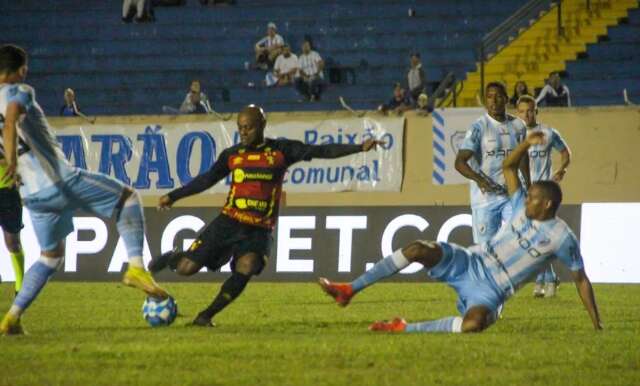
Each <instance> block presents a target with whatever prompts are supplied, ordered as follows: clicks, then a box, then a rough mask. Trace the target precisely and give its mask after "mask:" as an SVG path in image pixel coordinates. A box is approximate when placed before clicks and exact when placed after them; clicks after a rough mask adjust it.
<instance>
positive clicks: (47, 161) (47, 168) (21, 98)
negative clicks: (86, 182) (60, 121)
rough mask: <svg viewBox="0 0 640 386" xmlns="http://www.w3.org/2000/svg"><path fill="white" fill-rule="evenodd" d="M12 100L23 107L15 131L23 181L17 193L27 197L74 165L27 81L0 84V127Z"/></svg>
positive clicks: (64, 174)
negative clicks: (66, 154) (61, 145)
mask: <svg viewBox="0 0 640 386" xmlns="http://www.w3.org/2000/svg"><path fill="white" fill-rule="evenodd" d="M11 103H18V104H19V105H20V106H21V107H22V108H23V109H24V110H25V114H24V117H23V118H21V119H20V120H19V122H18V124H17V131H18V133H17V134H18V174H19V175H20V179H21V182H22V185H21V186H20V194H21V195H22V197H26V196H28V195H30V194H33V193H36V192H38V191H40V190H42V189H44V188H47V187H49V186H52V185H54V184H55V183H57V182H58V181H61V180H63V179H64V178H66V177H67V176H69V175H71V174H72V173H74V172H75V171H76V168H75V167H73V166H71V164H69V162H67V159H66V158H65V156H64V153H63V152H62V149H61V148H60V144H59V143H58V140H57V139H56V137H55V135H54V134H53V132H52V131H51V129H50V128H49V124H48V123H47V119H46V117H45V115H44V112H43V111H42V108H41V107H40V105H38V102H36V100H35V91H34V90H33V88H31V87H30V86H28V85H26V84H0V118H1V119H0V128H4V124H3V123H2V122H3V121H4V116H5V115H6V112H7V107H8V106H9V104H11ZM0 131H1V130H0ZM1 142H2V136H1V135H0V144H1Z"/></svg>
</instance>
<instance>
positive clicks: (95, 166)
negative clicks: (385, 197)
mask: <svg viewBox="0 0 640 386" xmlns="http://www.w3.org/2000/svg"><path fill="white" fill-rule="evenodd" d="M57 129H58V130H57V135H58V140H59V141H60V143H61V145H62V148H63V151H64V153H65V155H66V156H67V158H68V159H69V160H70V161H71V162H72V163H73V164H75V165H76V166H78V167H81V168H85V169H89V170H92V171H100V172H102V173H105V174H108V175H110V176H113V177H115V178H117V179H118V180H120V181H122V182H124V183H126V184H128V185H131V186H133V187H134V188H136V189H137V190H138V191H139V192H140V193H141V194H143V195H144V194H147V195H159V194H164V193H167V192H169V191H171V190H173V189H175V188H178V187H180V186H182V185H184V184H186V183H188V182H189V181H191V180H192V179H193V178H194V177H196V176H197V175H198V174H200V173H202V172H204V171H206V170H208V169H209V168H210V167H211V166H212V165H213V163H214V162H215V160H216V157H217V155H218V154H220V152H221V151H222V150H224V149H226V148H227V147H230V146H233V145H234V144H237V143H238V142H239V136H238V134H237V126H236V123H235V122H192V123H168V124H163V125H159V124H154V123H153V122H148V123H146V124H122V125H119V124H109V125H100V124H98V125H91V126H67V127H59V128H57ZM403 130H404V119H402V118H380V119H369V118H351V119H339V120H318V121H307V122H298V121H290V122H283V123H277V124H270V125H268V126H267V129H266V130H265V136H267V137H271V138H278V137H285V138H288V139H297V140H300V141H302V142H304V143H307V144H311V145H323V144H333V143H342V144H360V143H362V142H364V141H365V140H367V139H369V138H377V139H379V140H381V141H384V142H385V144H384V145H383V146H382V148H381V149H378V151H370V152H367V153H358V154H354V155H351V156H348V157H342V158H338V159H332V160H327V159H314V160H312V161H310V162H300V163H297V164H294V165H292V166H291V167H290V168H289V171H288V174H287V176H286V177H285V184H284V189H285V190H286V191H288V192H339V191H400V186H401V184H402V175H403V171H402V146H403V134H404V132H403ZM229 183H230V179H227V180H225V181H221V182H220V183H218V184H217V185H216V186H215V187H213V188H212V189H210V190H209V191H208V192H212V193H226V191H227V190H228V185H229Z"/></svg>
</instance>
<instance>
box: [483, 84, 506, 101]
mask: <svg viewBox="0 0 640 386" xmlns="http://www.w3.org/2000/svg"><path fill="white" fill-rule="evenodd" d="M490 88H496V89H498V90H500V92H501V93H502V95H503V96H504V97H505V98H509V96H508V94H507V86H505V85H504V83H502V82H498V81H494V82H489V84H488V85H487V86H486V87H485V88H484V92H485V94H486V93H487V92H488V91H489V89H490Z"/></svg>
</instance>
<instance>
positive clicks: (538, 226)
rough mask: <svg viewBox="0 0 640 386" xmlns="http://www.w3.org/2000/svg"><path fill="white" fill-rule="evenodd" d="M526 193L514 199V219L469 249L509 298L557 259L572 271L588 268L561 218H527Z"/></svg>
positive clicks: (521, 191) (516, 194) (571, 233)
mask: <svg viewBox="0 0 640 386" xmlns="http://www.w3.org/2000/svg"><path fill="white" fill-rule="evenodd" d="M525 200H526V193H525V191H524V190H523V189H520V190H519V191H518V192H516V193H515V194H514V195H513V196H512V197H511V204H512V207H513V216H512V218H511V220H510V221H509V223H508V224H505V226H503V227H502V228H500V231H499V232H498V234H497V235H495V236H494V237H493V238H492V239H491V240H489V241H488V242H486V243H483V244H480V245H474V246H472V247H470V248H469V250H470V251H471V252H472V253H476V254H479V255H481V256H482V257H483V260H484V263H485V266H486V267H487V269H488V270H489V273H490V275H491V276H492V278H493V279H494V281H495V283H496V284H497V285H498V287H499V288H500V289H502V290H503V291H505V293H506V294H507V296H510V295H511V294H513V292H514V291H515V290H516V289H518V288H519V287H520V286H521V285H522V284H523V283H524V282H525V280H527V279H528V278H529V277H530V276H532V275H534V274H536V273H538V272H539V271H540V269H541V268H542V267H544V266H545V264H547V263H548V262H549V260H551V259H552V258H553V257H554V256H555V257H557V258H558V259H559V260H560V261H561V262H562V263H563V264H564V265H566V266H567V268H569V269H570V270H571V271H578V270H580V269H582V268H583V267H584V265H583V262H582V256H581V255H580V246H579V243H578V240H577V238H576V236H575V235H574V234H573V232H572V231H571V229H570V228H569V226H568V225H567V224H566V223H565V222H564V221H563V220H561V219H559V218H557V217H556V218H553V219H550V220H547V221H538V220H532V219H530V218H528V217H527V216H526V215H525Z"/></svg>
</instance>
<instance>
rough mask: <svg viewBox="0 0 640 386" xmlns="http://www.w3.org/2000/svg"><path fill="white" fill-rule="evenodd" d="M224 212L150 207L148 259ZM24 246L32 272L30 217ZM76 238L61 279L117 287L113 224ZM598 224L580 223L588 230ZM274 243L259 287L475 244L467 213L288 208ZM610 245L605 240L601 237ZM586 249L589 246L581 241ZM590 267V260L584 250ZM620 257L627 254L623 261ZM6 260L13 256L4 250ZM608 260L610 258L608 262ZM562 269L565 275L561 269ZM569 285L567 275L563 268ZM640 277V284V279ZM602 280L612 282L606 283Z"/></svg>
mask: <svg viewBox="0 0 640 386" xmlns="http://www.w3.org/2000/svg"><path fill="white" fill-rule="evenodd" d="M580 210H581V209H580V206H578V205H568V206H565V207H562V209H561V210H560V216H561V217H562V218H563V219H564V220H565V221H566V222H567V223H568V224H569V226H570V227H571V228H572V229H573V230H574V231H575V233H576V234H577V235H578V236H579V235H580V224H581V216H580ZM218 213H219V209H218V208H174V209H172V210H170V211H167V212H159V211H157V210H156V209H154V208H145V217H146V223H147V229H146V239H145V249H144V260H145V262H148V261H149V260H150V259H151V256H155V255H158V254H160V253H162V252H166V251H169V250H171V249H172V248H174V247H178V248H179V249H187V248H188V247H189V245H191V242H192V240H193V239H194V238H195V237H196V235H197V233H198V231H199V230H200V229H202V228H203V227H204V226H205V225H206V224H208V223H209V222H211V220H212V219H213V218H214V217H215V216H217V215H218ZM24 220H25V229H24V230H23V231H22V244H23V246H24V248H25V253H26V260H27V261H26V265H27V267H28V266H29V265H30V264H32V263H33V262H34V261H35V260H36V259H37V258H38V256H39V253H40V251H39V248H38V243H37V240H36V238H35V235H34V233H33V227H32V225H31V221H30V219H29V217H28V214H25V216H24ZM73 221H74V225H75V231H74V232H73V233H71V234H70V235H69V236H68V237H67V240H66V245H67V250H66V256H65V264H64V269H61V271H60V272H58V273H57V274H56V275H55V276H54V279H55V280H65V281H111V280H113V281H115V280H120V279H121V277H122V272H124V270H125V268H126V262H127V255H126V250H125V246H124V242H123V241H122V240H121V239H120V238H119V237H118V233H117V230H116V227H115V224H113V223H112V222H111V221H105V220H103V219H100V218H97V217H92V216H82V215H78V216H76V217H74V219H73ZM594 221H595V220H593V219H592V220H588V221H586V222H585V219H582V223H583V224H585V223H593V222H594ZM273 238H274V243H273V246H272V249H271V254H270V256H269V262H268V264H267V267H266V268H265V270H264V271H263V273H262V274H261V275H260V276H259V277H258V280H263V281H314V280H316V279H317V277H318V276H328V277H332V278H335V279H337V280H351V279H354V278H355V277H357V276H358V275H360V274H362V273H363V272H365V270H367V269H369V268H370V267H371V265H372V264H374V263H375V262H377V261H378V260H380V259H382V258H383V257H384V256H388V255H390V254H391V253H392V252H393V251H394V250H396V249H398V248H400V247H402V246H404V245H406V244H408V243H409V242H411V241H413V240H416V239H423V240H438V241H449V242H454V243H457V244H460V245H462V246H468V245H470V244H471V243H472V236H471V214H470V211H469V208H468V207H465V206H445V207H443V206H420V207H288V208H287V207H285V208H283V210H282V212H281V215H280V217H279V221H278V225H277V227H276V229H275V230H274V232H273ZM599 240H602V241H603V242H606V239H605V238H599ZM583 243H584V241H583ZM582 252H583V256H584V258H585V265H586V266H587V267H588V266H589V264H590V259H592V258H593V257H592V256H591V255H592V253H591V252H590V250H586V249H585V250H583V251H582ZM620 255H621V256H622V254H620ZM0 256H8V253H7V251H6V249H5V248H4V245H2V246H0ZM602 257H603V258H605V259H606V256H602ZM554 264H555V265H556V267H558V268H560V267H559V265H558V264H557V263H554ZM228 270H229V267H228V266H226V267H223V269H222V272H218V273H212V272H202V273H200V274H197V275H195V276H193V277H189V278H183V277H179V276H177V275H176V274H174V273H171V272H163V273H161V274H160V275H158V279H159V280H161V281H171V280H185V281H193V280H196V281H198V280H200V281H218V280H222V279H223V278H225V277H227V276H228V273H227V272H228ZM559 272H560V273H561V277H563V278H564V279H567V278H568V276H567V275H566V270H564V268H560V269H559ZM0 275H2V277H3V279H4V280H6V281H12V280H13V270H12V268H11V262H10V259H8V258H5V259H0ZM635 277H636V278H638V277H640V276H639V275H637V274H636V276H635ZM391 280H393V281H423V280H426V274H425V272H424V270H423V269H422V268H421V266H420V265H418V264H416V265H414V266H409V267H407V268H405V270H404V271H402V273H401V274H399V275H396V276H394V277H393V278H392V279H391ZM601 280H605V281H606V280H607V278H603V277H601Z"/></svg>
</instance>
